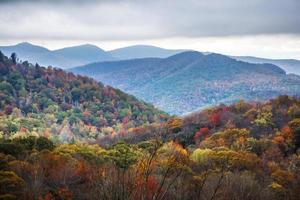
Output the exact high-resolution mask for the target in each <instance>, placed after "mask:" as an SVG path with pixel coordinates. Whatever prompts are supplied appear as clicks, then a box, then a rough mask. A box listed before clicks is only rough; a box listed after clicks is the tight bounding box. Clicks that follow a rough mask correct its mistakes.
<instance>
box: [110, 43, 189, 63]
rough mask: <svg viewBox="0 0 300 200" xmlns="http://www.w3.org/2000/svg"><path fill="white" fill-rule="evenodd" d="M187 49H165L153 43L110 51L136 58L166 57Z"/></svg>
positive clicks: (121, 57)
mask: <svg viewBox="0 0 300 200" xmlns="http://www.w3.org/2000/svg"><path fill="white" fill-rule="evenodd" d="M183 51H186V50H183V49H181V50H171V49H163V48H160V47H155V46H151V45H134V46H128V47H124V48H119V49H114V50H112V51H109V53H110V54H111V55H112V56H113V57H115V58H117V59H119V60H126V59H135V58H150V57H151V58H154V57H155V58H166V57H169V56H172V55H175V54H177V53H181V52H183Z"/></svg>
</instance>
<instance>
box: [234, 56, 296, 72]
mask: <svg viewBox="0 0 300 200" xmlns="http://www.w3.org/2000/svg"><path fill="white" fill-rule="evenodd" d="M232 57H233V58H235V59H237V60H241V61H244V62H250V63H271V64H274V65H277V66H280V67H281V68H283V69H284V70H285V71H286V72H287V73H293V74H297V75H300V60H295V59H267V58H258V57H252V56H232Z"/></svg>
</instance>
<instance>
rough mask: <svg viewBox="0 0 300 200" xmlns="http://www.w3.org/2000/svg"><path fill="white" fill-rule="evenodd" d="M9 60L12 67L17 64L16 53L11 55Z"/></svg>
mask: <svg viewBox="0 0 300 200" xmlns="http://www.w3.org/2000/svg"><path fill="white" fill-rule="evenodd" d="M10 59H11V61H12V62H13V64H14V65H15V64H17V54H16V53H12V54H11V56H10Z"/></svg>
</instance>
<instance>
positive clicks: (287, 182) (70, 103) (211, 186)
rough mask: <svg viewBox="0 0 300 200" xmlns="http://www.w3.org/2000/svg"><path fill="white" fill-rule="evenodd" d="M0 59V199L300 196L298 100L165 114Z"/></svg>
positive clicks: (68, 77)
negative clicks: (177, 115)
mask: <svg viewBox="0 0 300 200" xmlns="http://www.w3.org/2000/svg"><path fill="white" fill-rule="evenodd" d="M0 59H1V60H0V74H1V79H0V88H1V94H0V95H1V96H0V97H1V102H0V103H1V104H0V111H1V116H0V132H1V136H0V137H1V139H0V199H38V200H54V199H55V200H70V199H103V200H106V199H112V200H114V199H116V200H125V199H126V200H135V199H144V200H150V199H151V200H162V199H167V200H169V199H170V200H174V199H178V200H184V199H186V200H194V199H195V200H227V199H228V200H232V199H234V200H238V199H245V200H254V199H255V200H256V199H258V200H259V199H263V200H269V199H270V200H271V199H272V200H273V199H278V200H279V199H280V200H281V199H284V200H285V199H286V200H297V199H300V193H299V191H300V154H299V151H300V149H299V148H300V99H299V98H298V97H290V96H279V97H277V98H275V99H272V100H269V101H267V102H261V103H259V102H249V103H248V102H245V101H238V102H236V103H234V104H232V105H219V106H216V107H211V108H208V109H205V110H202V111H199V112H195V113H193V114H190V115H187V116H184V117H170V116H168V115H166V114H165V113H163V112H161V111H159V110H157V109H155V108H154V107H152V106H151V105H148V104H146V103H143V102H140V101H138V100H136V99H135V98H134V97H132V96H129V95H127V94H125V93H123V92H121V91H119V90H116V89H113V88H111V87H108V86H103V85H102V84H101V83H97V82H96V81H94V80H92V79H90V78H87V77H82V76H75V75H73V74H72V73H66V72H64V71H62V70H59V69H54V68H50V67H49V68H42V67H39V66H38V65H35V66H32V65H30V64H29V63H27V62H23V63H17V60H16V56H15V55H14V54H13V55H12V56H11V58H7V57H5V56H3V55H1V57H0Z"/></svg>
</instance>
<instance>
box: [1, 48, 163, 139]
mask: <svg viewBox="0 0 300 200" xmlns="http://www.w3.org/2000/svg"><path fill="white" fill-rule="evenodd" d="M16 59H17V58H16V55H15V54H12V57H11V58H9V59H8V58H7V57H5V56H4V55H3V54H2V53H0V113H1V115H0V133H1V135H2V136H3V137H5V138H8V137H14V136H15V137H17V136H18V135H22V134H25V135H26V134H27V133H30V134H34V135H44V136H46V137H49V138H51V139H53V140H58V141H62V142H70V141H75V140H81V141H95V140H97V138H100V137H102V136H104V135H107V134H116V133H117V132H122V131H124V130H127V129H128V128H132V127H136V126H139V125H143V124H149V123H153V122H161V121H164V120H166V119H167V118H168V115H167V114H165V113H164V112H162V111H159V110H157V109H155V108H154V107H153V106H152V105H150V104H147V103H145V102H141V101H138V100H137V99H136V98H135V97H133V96H130V95H127V94H125V93H123V92H121V91H120V90H118V89H114V88H112V87H110V86H104V85H103V84H102V83H99V82H96V81H95V80H93V79H91V78H88V77H84V76H75V75H74V74H72V73H67V72H65V71H63V70H61V69H56V68H52V67H48V68H44V67H40V66H39V65H38V64H36V65H35V66H33V65H31V64H30V63H28V62H26V61H25V62H23V63H17V61H16Z"/></svg>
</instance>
